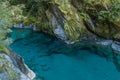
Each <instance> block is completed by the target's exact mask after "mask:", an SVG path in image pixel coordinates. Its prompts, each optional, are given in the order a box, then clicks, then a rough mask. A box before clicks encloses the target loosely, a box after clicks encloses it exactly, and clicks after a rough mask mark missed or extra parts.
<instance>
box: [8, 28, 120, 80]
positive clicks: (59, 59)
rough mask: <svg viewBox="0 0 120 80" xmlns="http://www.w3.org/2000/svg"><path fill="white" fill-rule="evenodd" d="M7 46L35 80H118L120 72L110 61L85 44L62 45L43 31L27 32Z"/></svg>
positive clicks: (119, 79)
mask: <svg viewBox="0 0 120 80" xmlns="http://www.w3.org/2000/svg"><path fill="white" fill-rule="evenodd" d="M14 31H16V30H14ZM14 31H13V33H12V34H15V33H14ZM12 37H14V36H12ZM15 39H16V38H15ZM87 43H89V42H87ZM10 47H11V48H12V49H13V50H14V51H15V52H16V53H18V54H19V55H21V56H22V58H23V59H24V61H25V63H26V64H27V65H28V66H29V68H30V69H32V70H33V71H34V72H35V73H36V78H35V80H40V78H42V79H43V80H120V72H118V71H117V70H116V67H115V65H114V64H113V63H112V62H111V61H108V60H106V59H105V58H103V57H100V56H98V55H96V54H95V53H94V52H92V51H91V50H90V49H89V48H87V47H86V46H85V47H82V48H78V47H77V48H76V47H75V46H74V45H65V44H64V43H63V42H62V41H60V40H58V39H55V38H53V37H50V36H48V35H46V34H43V33H37V32H33V33H32V32H31V33H29V35H27V36H26V37H24V38H23V37H22V38H21V39H19V40H16V41H15V42H14V43H13V44H11V45H10ZM79 47H80V46H79Z"/></svg>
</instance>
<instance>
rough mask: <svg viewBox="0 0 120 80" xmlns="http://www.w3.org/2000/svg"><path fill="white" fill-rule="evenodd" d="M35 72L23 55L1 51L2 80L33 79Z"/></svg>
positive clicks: (0, 76) (0, 73)
mask: <svg viewBox="0 0 120 80" xmlns="http://www.w3.org/2000/svg"><path fill="white" fill-rule="evenodd" d="M34 77H35V74H34V73H33V72H32V71H31V70H30V69H29V68H28V67H27V66H26V65H25V64H24V62H23V60H22V58H21V57H19V56H18V55H16V54H13V52H12V51H10V53H9V54H5V53H0V79H1V80H32V79H33V78H34Z"/></svg>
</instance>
